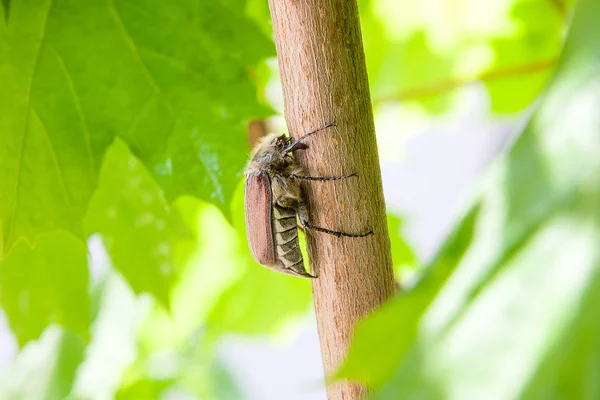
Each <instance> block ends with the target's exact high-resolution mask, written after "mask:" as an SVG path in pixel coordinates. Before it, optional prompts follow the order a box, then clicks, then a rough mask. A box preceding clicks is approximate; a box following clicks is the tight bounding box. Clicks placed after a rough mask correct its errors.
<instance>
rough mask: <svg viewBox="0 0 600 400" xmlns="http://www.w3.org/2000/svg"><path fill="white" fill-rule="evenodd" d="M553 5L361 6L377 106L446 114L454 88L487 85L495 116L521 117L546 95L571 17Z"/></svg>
mask: <svg viewBox="0 0 600 400" xmlns="http://www.w3.org/2000/svg"><path fill="white" fill-rule="evenodd" d="M551 3H552V2H550V1H548V0H493V1H487V2H485V3H482V2H480V1H477V0H440V1H435V2H430V3H422V2H408V1H396V2H392V1H387V0H374V1H361V2H359V5H360V11H361V22H362V29H363V32H364V42H365V52H366V55H367V67H368V71H369V78H370V81H371V85H372V86H373V88H372V93H373V98H374V100H375V104H376V105H377V104H381V103H382V102H386V101H400V102H407V101H413V102H414V101H416V102H418V103H419V104H421V105H422V106H424V107H425V109H426V110H427V111H429V112H431V113H440V112H443V111H447V110H448V106H450V105H451V104H452V100H453V99H454V97H453V94H454V93H455V89H457V88H460V87H462V86H464V85H467V84H471V83H474V82H477V81H479V80H483V81H485V82H486V87H487V88H488V89H489V94H490V98H491V105H492V110H493V111H494V112H498V113H506V112H516V111H521V110H523V109H524V108H525V107H527V106H529V105H530V104H531V102H532V101H533V100H534V99H535V98H536V96H537V95H538V94H539V93H540V90H541V89H542V87H543V85H544V84H545V82H546V80H547V78H548V76H549V73H550V72H551V71H552V67H553V65H554V62H553V61H554V58H555V57H556V56H557V54H558V52H559V50H560V46H561V35H562V31H563V26H564V21H565V17H564V15H562V14H561V13H560V12H557V10H556V8H555V7H554V6H553V5H552V4H551Z"/></svg>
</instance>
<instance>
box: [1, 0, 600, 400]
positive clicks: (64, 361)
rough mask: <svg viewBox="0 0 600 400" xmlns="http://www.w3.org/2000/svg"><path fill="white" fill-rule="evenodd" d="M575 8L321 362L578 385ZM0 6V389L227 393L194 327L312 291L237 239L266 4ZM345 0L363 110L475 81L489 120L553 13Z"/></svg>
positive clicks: (551, 4) (429, 376)
mask: <svg viewBox="0 0 600 400" xmlns="http://www.w3.org/2000/svg"><path fill="white" fill-rule="evenodd" d="M580 3H581V4H580V5H579V8H580V9H579V12H578V14H577V17H576V19H575V25H574V26H573V28H572V29H571V33H570V39H569V42H568V45H567V47H566V48H565V53H564V54H565V55H564V57H563V58H562V59H561V61H560V67H559V69H558V71H557V74H558V75H557V76H556V78H555V79H554V81H553V83H552V86H551V89H550V91H549V92H548V95H547V96H546V97H544V99H543V102H542V104H541V105H540V107H539V109H538V111H537V113H536V115H535V116H534V117H533V119H532V120H531V122H530V124H529V125H528V128H527V129H526V131H525V132H524V134H523V136H522V137H521V138H520V139H519V141H518V142H517V143H516V145H515V147H514V148H513V150H512V151H511V152H510V153H509V154H507V155H506V156H505V157H504V158H503V159H502V160H500V161H499V162H498V163H497V165H496V166H495V167H494V170H493V171H491V172H490V178H489V179H488V180H487V181H486V184H485V185H484V189H483V191H482V193H483V194H482V195H481V197H480V198H479V199H478V200H477V206H476V207H474V208H473V209H471V211H469V212H467V214H466V217H465V218H464V219H463V220H462V221H460V223H459V224H457V226H456V229H455V230H454V233H453V235H451V238H450V239H449V240H448V242H447V243H446V245H445V246H444V248H443V249H442V251H441V252H440V254H439V255H438V256H437V258H436V259H435V260H434V261H433V262H432V263H431V265H430V266H429V267H428V268H427V269H426V270H425V272H423V276H422V278H421V280H420V282H419V284H418V285H417V286H416V287H415V288H414V289H413V290H410V291H408V292H406V293H405V294H404V295H403V296H402V297H400V298H398V299H397V300H396V301H395V302H393V303H392V304H391V305H390V306H389V307H387V308H384V309H382V310H380V311H378V312H377V313H376V314H375V315H374V316H373V317H372V318H371V319H370V320H368V321H367V322H365V323H364V324H363V325H361V327H360V328H359V330H358V332H357V342H356V343H355V346H354V348H353V350H352V354H351V357H350V360H349V362H348V364H347V365H346V366H345V368H344V370H343V371H342V372H343V373H345V374H346V375H348V376H350V377H353V378H357V379H361V380H366V381H368V382H371V383H374V384H376V385H377V386H379V387H381V391H380V394H379V396H381V397H386V398H388V397H389V398H397V396H398V394H399V393H402V394H407V395H408V394H413V393H416V392H412V390H413V389H415V390H425V391H426V392H424V393H421V394H422V395H424V396H431V397H433V398H435V397H436V396H442V397H443V396H445V395H447V394H448V393H451V394H452V395H456V396H458V397H459V398H464V397H460V396H462V395H463V394H465V393H467V394H472V393H473V391H475V390H477V389H478V388H481V385H482V382H483V384H490V385H492V384H494V385H498V387H500V385H501V384H503V383H504V382H505V381H504V380H503V379H508V378H506V375H503V374H502V373H501V372H503V371H504V370H505V369H506V370H508V372H511V373H514V374H517V373H520V374H521V375H520V377H521V380H517V382H518V383H520V384H521V386H519V387H518V388H513V390H514V393H525V394H526V395H528V396H531V398H539V396H542V397H544V396H546V397H549V398H552V396H555V394H556V393H557V391H558V390H563V391H565V393H576V391H577V390H581V391H582V392H581V393H583V390H585V391H587V392H585V393H591V394H596V393H598V390H597V389H596V388H595V386H594V382H595V380H594V378H595V375H593V372H591V371H592V366H594V365H596V364H595V362H596V361H595V358H593V357H594V355H595V354H596V353H595V352H593V351H592V352H591V353H588V350H589V349H593V348H597V347H598V346H597V343H596V342H597V340H596V339H595V338H596V337H598V335H597V334H596V333H597V329H598V326H599V323H598V320H597V318H596V314H595V313H594V309H593V307H592V305H593V304H595V302H596V301H597V300H598V299H596V297H595V295H594V293H595V291H594V288H595V286H597V283H596V281H597V279H595V275H594V270H593V268H592V267H593V266H595V263H597V261H596V260H597V255H596V253H595V250H594V246H593V243H594V240H596V242H597V228H596V225H595V224H596V222H597V221H598V219H597V216H598V214H597V213H595V211H594V210H595V207H594V206H593V205H594V204H596V203H597V200H598V197H597V193H598V192H597V189H598V187H597V184H596V183H594V181H593V179H592V178H593V176H594V173H595V172H597V167H598V166H597V165H596V161H595V160H596V158H597V157H596V158H595V157H594V156H595V155H597V154H598V149H597V139H596V138H595V137H594V136H593V131H592V128H593V127H594V126H597V124H596V125H594V124H595V123H596V122H597V121H595V120H594V118H595V115H594V113H593V109H594V108H593V106H594V105H595V104H597V102H596V101H597V100H596V93H595V92H598V89H597V88H595V86H594V82H595V80H594V79H595V77H596V75H594V73H595V72H594V71H593V69H594V68H595V67H596V64H595V63H596V58H598V57H599V56H597V55H596V54H597V51H596V50H595V48H594V47H595V46H594V41H593V40H591V39H590V37H593V34H594V33H595V30H596V29H595V27H594V26H593V21H595V20H597V19H598V18H599V17H600V13H598V9H597V8H598V7H597V6H595V5H594V4H593V2H592V0H581V2H580ZM2 5H3V7H0V11H1V12H2V14H3V15H2V17H3V18H0V170H1V171H2V174H1V175H0V228H1V229H0V238H1V240H0V250H1V251H0V254H1V255H0V290H1V291H0V306H1V307H2V310H3V312H4V314H5V315H6V316H7V319H8V322H9V324H10V327H11V329H12V332H13V334H14V335H15V338H16V340H17V343H18V345H19V346H20V350H19V353H18V355H17V357H16V359H15V361H14V362H13V363H12V364H11V365H10V366H8V367H7V368H4V369H2V370H0V398H17V399H21V398H28V399H29V398H31V399H58V398H68V399H72V400H75V399H88V398H118V399H143V398H149V399H154V398H159V397H161V396H165V395H166V394H167V393H179V394H181V395H187V396H191V397H194V398H215V399H233V398H241V397H243V393H242V392H241V391H240V390H239V388H238V387H237V383H236V382H235V379H234V378H233V377H232V376H230V375H229V373H228V372H227V370H226V369H225V368H224V367H223V365H221V364H220V362H219V360H218V358H217V357H216V356H215V346H214V344H215V342H216V341H217V340H218V339H219V338H220V337H221V336H223V335H224V334H230V333H237V334H245V335H257V334H273V333H277V332H280V331H282V330H284V329H285V328H286V325H287V324H288V323H290V322H291V321H293V320H294V319H295V318H297V317H299V316H302V315H305V314H306V312H307V311H308V310H309V309H310V307H311V301H310V299H311V293H310V283H309V282H308V281H305V280H301V279H296V278H293V277H288V276H284V275H280V274H276V273H274V272H272V271H269V270H267V269H264V268H262V267H260V266H258V265H256V263H255V262H254V261H253V260H252V258H251V257H250V255H249V251H248V248H247V243H246V238H245V229H244V216H243V204H242V202H243V199H242V185H241V176H242V169H243V165H244V163H245V162H246V157H247V154H248V151H249V149H248V146H247V139H246V135H245V134H246V126H247V122H248V121H249V120H251V119H263V118H266V117H268V116H269V115H271V114H272V113H273V111H272V110H273V108H277V107H278V105H275V104H268V103H267V102H266V100H265V99H266V98H268V96H266V94H265V92H266V88H265V86H266V85H267V82H268V81H269V79H270V78H272V77H273V75H276V72H274V71H272V70H270V69H269V67H268V64H267V60H268V59H270V58H271V57H273V56H274V54H275V53H274V46H273V43H272V41H271V39H270V38H269V37H270V35H271V26H270V22H269V14H268V6H267V2H266V1H262V0H220V1H204V0H175V1H169V2H159V1H155V0H151V1H141V0H110V1H108V2H107V1H99V0H90V1H86V2H77V1H73V0H60V1H53V0H43V1H33V0H12V1H8V0H3V2H2ZM359 6H360V12H361V21H362V29H363V36H364V43H365V51H366V55H367V63H368V71H369V76H370V82H371V86H372V95H373V99H374V105H375V106H376V107H380V106H381V105H383V104H385V103H388V102H402V103H403V104H406V103H407V102H408V103H412V104H413V105H416V106H418V107H420V108H421V109H422V110H425V111H426V112H427V113H429V114H431V115H439V114H440V113H444V112H449V111H451V110H452V107H453V105H454V103H455V100H456V97H457V96H456V93H458V92H457V91H456V90H455V89H460V88H461V87H462V86H464V85H468V84H471V83H476V82H479V81H482V82H484V84H485V88H486V90H487V93H488V95H489V98H490V110H491V111H492V112H495V113H509V112H517V111H521V110H523V109H524V108H525V107H527V106H528V105H530V104H531V102H532V101H533V100H534V99H535V98H536V97H537V96H538V95H539V93H540V90H541V89H542V88H543V86H544V84H545V82H546V80H547V78H548V76H549V74H550V73H551V71H552V69H553V67H554V65H555V62H556V60H557V57H558V53H559V50H560V47H561V45H562V37H563V31H564V27H565V20H567V17H568V15H569V13H570V11H569V10H570V2H566V3H563V2H562V1H560V0H556V1H554V0H493V1H489V2H481V1H477V0H436V1H432V2H410V1H404V0H403V1H392V0H371V1H367V0H361V1H359ZM586 7H587V9H586ZM9 11H10V12H9ZM576 100H577V101H576ZM558 111H560V112H558ZM570 132H577V133H578V134H579V136H577V137H574V136H572V135H568V134H569V133H570ZM575 139H576V140H575ZM598 172H600V171H598ZM389 228H390V233H391V244H392V251H393V257H394V265H395V268H396V271H397V272H398V273H399V274H400V275H402V272H403V271H410V273H412V274H415V273H421V270H420V269H418V261H417V257H416V255H415V253H414V251H413V250H412V249H411V247H410V246H409V244H408V243H407V242H406V241H405V240H404V238H403V234H402V219H401V218H400V217H398V216H395V215H390V217H389ZM86 245H87V247H88V249H89V252H88V253H87V254H86V251H85V249H86ZM565 254H571V255H573V257H574V258H567V257H565V256H564V255H565ZM567 267H569V268H567ZM566 270H568V271H570V274H567V273H566V272H565V271H566ZM542 278H543V279H542ZM588 280H589V282H591V283H590V284H589V286H586V282H587V281H588ZM558 283H560V284H558ZM525 284H526V286H523V285H525ZM503 285H504V286H503ZM506 285H513V286H514V285H517V286H518V289H519V290H518V291H516V292H515V293H517V294H519V295H518V296H515V297H514V298H505V296H503V295H502V293H506V292H507V290H508V289H507V288H506ZM519 285H521V286H523V287H521V286H519ZM513 286H510V288H509V289H510V290H508V292H510V291H511V290H512V291H514V290H516V289H514V287H513ZM494 307H495V308H494ZM482 313H483V314H482ZM429 314H432V315H433V316H429ZM486 316H494V318H495V319H494V320H493V321H490V320H489V318H486ZM490 318H491V317H490ZM430 320H431V321H432V322H428V321H430ZM478 320H481V321H486V324H487V325H486V327H484V328H485V329H483V328H481V327H479V326H476V325H474V324H476V322H477V321H478ZM440 321H442V322H440ZM436 324H437V325H436ZM492 327H494V328H492ZM503 327H504V328H505V329H503ZM473 332H478V335H479V336H478V337H479V338H480V340H479V341H475V340H473V337H472V335H473ZM566 332H571V335H572V336H571V338H572V339H571V340H569V336H567V333H566ZM590 332H595V333H594V334H593V335H591V336H590ZM502 339H503V340H506V341H507V342H509V343H505V342H502V343H499V341H500V340H502ZM461 340H462V342H461ZM486 340H489V341H490V342H491V343H492V344H494V345H495V346H496V344H497V346H496V347H494V346H491V347H489V346H488V347H486V345H487V344H488V342H486ZM464 343H467V344H468V346H467V345H464V347H461V346H462V345H463V344H464ZM536 346H537V347H536ZM463 348H465V349H466V350H465V352H464V353H463V352H461V351H462V350H463ZM498 348H501V349H502V352H499V353H501V354H488V353H486V350H489V349H492V350H493V349H496V350H497V349H498ZM472 349H476V351H470V350H472ZM524 349H530V350H528V351H529V352H527V351H525V350H524ZM467 351H469V352H467ZM532 353H535V354H532ZM513 356H514V358H511V357H513ZM502 357H505V358H502ZM526 357H528V358H526ZM585 357H588V358H587V359H586V360H587V364H586V363H585V362H584V361H582V360H583V359H584V358H585ZM483 359H485V360H486V361H488V360H496V361H498V362H489V363H487V364H486V366H487V368H482V362H481V360H483ZM502 360H509V361H507V362H510V361H512V362H515V360H518V361H516V363H518V364H519V366H520V367H521V369H516V368H514V367H513V366H512V365H511V366H510V367H507V368H504V369H503V368H501V366H502V365H504V364H502V365H501V364H500V361H502ZM585 365H590V366H589V367H585ZM526 367H527V368H529V369H528V370H527V371H525V370H524V369H523V368H526ZM494 368H497V369H494ZM473 371H475V372H473ZM490 377H491V378H490ZM476 378H478V379H480V381H477V382H476V381H473V380H470V379H476ZM32 382H35V384H31V383H32ZM407 382H408V383H407ZM549 383H552V384H553V385H555V386H553V387H550V386H549ZM490 387H491V386H490ZM470 390H471V391H470ZM428 391H431V392H428ZM555 397H556V396H555ZM589 398H593V396H592V397H589Z"/></svg>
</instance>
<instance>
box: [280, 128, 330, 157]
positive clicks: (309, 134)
mask: <svg viewBox="0 0 600 400" xmlns="http://www.w3.org/2000/svg"><path fill="white" fill-rule="evenodd" d="M332 126H337V125H336V124H335V122H330V123H328V124H327V125H325V126H322V127H320V128H318V129H315V130H314V131H312V132H308V133H307V134H306V135H304V136H301V137H299V138H298V139H296V140H294V141H293V142H292V143H290V145H289V146H288V147H286V148H285V149H284V150H283V153H284V154H286V153H289V152H290V151H294V150H295V149H296V148H298V149H300V148H305V147H299V146H298V145H299V144H300V142H302V141H303V140H304V139H306V138H307V137H309V136H311V135H314V134H315V133H317V132H320V131H322V130H323V129H327V128H329V127H332Z"/></svg>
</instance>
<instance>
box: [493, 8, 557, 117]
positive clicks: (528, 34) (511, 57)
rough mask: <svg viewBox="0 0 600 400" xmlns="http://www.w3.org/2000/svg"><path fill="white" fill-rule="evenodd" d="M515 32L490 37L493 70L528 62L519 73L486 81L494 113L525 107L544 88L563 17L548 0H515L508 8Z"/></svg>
mask: <svg viewBox="0 0 600 400" xmlns="http://www.w3.org/2000/svg"><path fill="white" fill-rule="evenodd" d="M510 17H511V21H512V23H513V25H514V28H513V32H514V34H513V35H511V36H510V37H504V38H497V39H494V40H492V42H491V46H492V49H493V51H494V63H493V64H492V66H490V68H489V69H490V70H492V71H500V70H502V69H505V68H511V67H517V66H523V65H529V66H530V68H529V69H523V71H522V72H521V73H519V74H515V75H514V76H506V77H504V78H502V79H497V80H493V81H488V82H486V87H487V89H488V91H489V94H490V99H491V100H492V111H493V112H495V113H514V112H518V111H521V110H523V109H524V108H526V107H528V106H529V105H530V104H531V103H532V102H533V101H534V100H535V98H536V97H537V96H538V95H539V94H540V92H541V90H542V89H543V88H544V86H545V84H546V82H547V81H548V78H549V77H550V73H551V72H552V70H553V68H552V67H553V64H554V61H555V60H556V58H557V54H558V51H559V49H560V46H561V43H562V40H561V39H562V26H563V18H564V17H563V16H562V15H561V14H560V13H558V12H557V10H556V8H555V7H554V6H553V5H552V4H551V1H548V0H534V1H532V0H529V1H518V2H515V3H514V5H513V6H512V8H511V10H510Z"/></svg>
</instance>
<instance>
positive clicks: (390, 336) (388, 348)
mask: <svg viewBox="0 0 600 400" xmlns="http://www.w3.org/2000/svg"><path fill="white" fill-rule="evenodd" d="M477 216H478V209H477V208H475V209H473V210H472V211H471V212H470V213H469V214H468V215H467V216H466V217H465V218H464V220H463V221H462V223H461V224H460V225H459V226H458V227H457V228H456V230H455V231H454V232H453V233H452V234H451V236H450V238H449V240H448V241H447V242H446V244H445V246H444V248H443V249H442V251H441V252H440V254H439V255H438V256H437V258H436V260H435V261H434V262H433V263H432V265H431V266H429V267H428V269H427V270H426V272H425V274H424V276H423V277H422V278H421V280H420V281H419V283H418V284H417V286H416V287H415V288H413V289H412V290H409V291H407V292H406V293H403V294H402V295H400V296H398V297H396V298H395V299H394V300H393V301H392V302H390V303H389V304H388V305H387V306H385V307H383V308H381V309H379V310H376V311H375V312H374V313H373V314H372V315H371V316H370V317H369V318H368V319H367V320H365V321H364V322H361V323H359V324H358V326H357V327H356V331H355V333H354V341H353V344H352V347H351V348H350V351H349V353H348V358H347V360H346V362H345V363H344V364H343V365H342V367H341V368H340V370H339V371H338V372H337V373H336V376H335V377H336V378H339V377H345V378H349V379H352V380H356V381H361V382H368V383H370V384H371V385H374V386H381V385H382V384H383V383H384V382H385V381H387V380H388V379H389V378H390V377H391V376H392V374H393V373H394V370H395V367H396V365H397V362H398V360H399V359H401V358H402V357H404V355H405V354H406V352H407V351H408V349H409V348H410V346H411V344H412V342H413V341H414V340H415V338H416V336H417V334H418V326H419V321H420V319H421V317H422V316H423V313H424V312H425V310H426V309H427V307H428V306H429V305H430V303H431V301H432V299H433V298H434V297H435V296H436V295H437V294H438V292H439V291H440V290H441V288H442V287H443V285H444V283H445V282H446V280H447V279H448V278H449V277H450V275H451V274H452V273H453V272H454V269H455V268H456V265H457V263H458V262H459V261H460V260H461V258H462V257H463V256H464V253H465V251H466V250H467V248H468V247H469V245H470V244H471V241H472V239H473V232H474V229H475V223H476V221H477ZM399 332H402V334H399ZM365 363H367V365H368V368H366V365H365Z"/></svg>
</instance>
